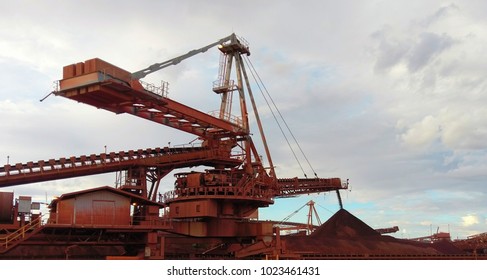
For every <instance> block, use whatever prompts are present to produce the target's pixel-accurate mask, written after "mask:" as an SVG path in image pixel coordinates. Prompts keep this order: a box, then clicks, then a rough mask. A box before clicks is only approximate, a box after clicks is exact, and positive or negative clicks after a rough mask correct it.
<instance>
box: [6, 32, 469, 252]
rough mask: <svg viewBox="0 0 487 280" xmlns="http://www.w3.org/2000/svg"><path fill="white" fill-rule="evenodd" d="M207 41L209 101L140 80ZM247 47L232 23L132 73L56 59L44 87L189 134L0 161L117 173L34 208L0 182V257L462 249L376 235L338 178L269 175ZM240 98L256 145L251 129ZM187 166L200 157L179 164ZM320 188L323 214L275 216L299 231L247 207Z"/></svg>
mask: <svg viewBox="0 0 487 280" xmlns="http://www.w3.org/2000/svg"><path fill="white" fill-rule="evenodd" d="M213 47H218V49H219V51H220V56H221V58H220V68H219V72H218V79H217V81H215V82H214V83H213V92H214V94H217V95H219V97H220V100H221V103H220V106H219V107H220V108H219V110H218V111H216V112H213V113H204V112H201V111H200V110H198V109H196V108H192V107H189V106H187V105H184V104H182V103H179V102H177V101H175V100H173V99H170V98H168V96H167V84H166V83H163V84H162V86H161V87H156V86H154V85H151V84H148V83H146V82H144V81H142V80H141V79H142V78H144V77H145V76H146V75H148V74H151V73H153V72H155V71H159V70H161V69H164V68H165V67H169V66H171V65H176V64H178V63H180V62H181V61H182V60H184V59H188V58H190V57H192V56H194V55H196V54H199V53H202V52H206V51H208V50H209V49H211V48H213ZM249 55H250V49H249V46H248V44H247V43H246V42H245V40H243V39H242V38H239V37H237V36H236V35H235V34H231V35H230V36H227V37H225V38H222V39H220V40H218V41H216V42H214V43H211V44H209V45H207V46H204V47H202V48H199V49H195V50H192V51H190V52H188V53H186V54H184V55H181V56H178V57H176V58H173V59H170V60H167V61H164V62H162V63H156V64H153V65H151V66H149V67H147V68H145V69H143V70H140V71H137V72H134V73H131V72H129V71H126V70H124V69H122V68H120V67H117V66H115V65H112V64H110V63H108V62H105V61H103V60H101V59H99V58H93V59H89V60H86V61H84V62H79V63H75V64H70V65H67V66H65V67H64V68H63V77H62V79H61V80H59V85H58V88H57V89H56V90H55V91H53V92H52V94H54V95H55V96H59V97H63V98H67V99H70V100H74V101H77V102H80V103H84V104H87V105H91V106H94V107H96V108H100V109H103V110H106V111H109V112H113V113H115V114H130V115H133V116H135V117H138V118H142V119H145V120H148V121H151V122H155V123H158V124H161V125H164V126H168V127H171V128H174V129H177V130H180V131H182V132H185V133H189V134H192V135H194V136H196V137H197V141H195V143H197V144H195V143H194V145H192V146H191V147H158V148H146V149H135V150H129V151H119V152H109V153H107V152H105V153H100V154H90V155H81V156H70V157H62V158H57V159H49V160H39V161H29V162H27V163H17V164H9V163H8V164H6V165H4V166H3V167H0V187H9V186H16V185H21V184H30V183H38V182H44V181H50V180H59V179H66V178H74V177H79V176H87V175H95V174H102V173H116V174H117V176H116V184H115V185H114V186H99V187H95V188H90V189H82V190H78V191H76V192H71V193H66V194H62V195H61V196H59V197H58V198H55V199H54V200H53V201H52V202H50V204H49V208H48V209H49V213H45V214H41V213H40V212H39V203H36V202H32V199H31V197H27V196H21V197H19V198H17V199H14V194H13V193H12V192H0V259H350V258H352V259H357V258H358V259H363V258H376V259H384V258H385V259H387V258H389V259H415V258H419V259H444V258H454V259H464V258H466V259H468V258H471V256H469V255H465V254H463V253H462V252H461V251H458V249H455V248H451V247H449V246H444V247H441V248H440V247H425V246H427V245H425V244H424V243H421V244H419V243H414V242H413V241H397V240H394V239H393V238H392V237H389V236H382V235H381V233H386V232H394V231H397V228H394V229H392V230H390V229H389V230H387V229H384V230H383V231H376V230H373V229H371V228H370V227H368V226H367V225H365V224H364V223H363V222H361V221H360V220H358V219H357V218H356V217H354V216H353V215H351V214H350V213H348V212H347V211H346V210H344V209H343V205H342V201H341V197H340V192H339V191H340V190H344V189H347V188H348V180H346V181H342V180H341V179H340V178H318V177H317V176H316V177H315V178H307V177H306V176H305V178H297V177H295V178H279V177H278V176H277V174H276V172H275V170H274V164H273V161H272V157H271V152H270V149H269V146H268V144H267V140H266V137H265V133H264V130H263V126H262V123H261V120H260V117H259V114H258V110H257V105H256V102H255V99H254V96H253V92H252V89H251V86H250V84H251V82H250V81H249V77H248V75H247V71H246V65H248V64H246V63H245V59H246V58H247V56H249ZM234 99H235V100H234ZM248 102H250V105H251V107H252V111H253V113H254V117H255V122H256V124H257V129H258V130H259V134H260V138H261V139H260V141H261V142H262V146H263V148H264V154H265V157H261V155H260V154H259V151H258V150H257V147H256V145H255V143H254V139H253V138H252V134H251V130H250V121H249V111H248V107H247V103H248ZM263 158H265V159H266V161H267V163H264V159H263ZM188 167H204V168H206V169H204V171H191V172H188V171H185V170H187V169H185V168H188ZM180 169H183V170H181V171H180ZM174 172H175V173H174ZM170 173H174V176H175V183H174V188H173V189H172V190H170V191H168V192H165V193H164V192H163V193H161V192H160V183H161V180H162V179H163V178H165V176H167V175H168V174H170ZM315 175H316V174H315ZM323 192H336V194H337V196H338V201H339V204H340V210H339V211H338V212H337V213H336V214H335V215H334V216H333V217H332V218H331V219H329V220H328V221H327V222H325V223H324V224H322V225H318V226H315V225H313V223H314V222H313V214H315V217H317V220H318V222H319V224H321V220H319V218H318V216H317V212H316V209H315V208H314V203H313V202H310V203H308V204H307V206H309V207H310V208H309V213H308V223H307V224H306V225H304V226H303V225H300V224H296V223H292V222H286V223H287V225H288V226H291V227H293V226H294V227H295V228H297V229H306V230H308V234H307V235H306V234H305V235H303V234H298V235H287V236H286V235H281V229H280V225H281V224H284V223H282V222H281V223H279V222H273V221H262V220H259V219H258V218H259V217H258V210H259V209H260V208H262V207H268V206H271V205H272V204H273V203H274V200H275V199H276V198H286V197H294V196H298V195H301V194H311V193H323ZM476 257H478V256H476Z"/></svg>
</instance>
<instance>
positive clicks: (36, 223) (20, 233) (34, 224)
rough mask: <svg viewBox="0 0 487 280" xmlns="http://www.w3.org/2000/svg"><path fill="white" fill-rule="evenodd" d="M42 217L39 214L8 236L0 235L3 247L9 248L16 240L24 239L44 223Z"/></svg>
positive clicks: (0, 242)
mask: <svg viewBox="0 0 487 280" xmlns="http://www.w3.org/2000/svg"><path fill="white" fill-rule="evenodd" d="M42 217H43V216H39V217H38V218H36V219H35V220H33V221H31V222H29V223H28V224H26V225H25V226H23V227H21V228H19V229H17V230H16V231H14V232H12V233H11V234H9V235H7V236H6V237H0V244H1V245H2V246H3V248H5V249H7V248H8V247H9V246H10V245H11V244H12V243H14V242H15V241H17V240H19V239H24V238H25V237H26V235H27V234H28V233H30V232H31V231H33V230H34V229H36V228H38V227H40V226H41V225H42Z"/></svg>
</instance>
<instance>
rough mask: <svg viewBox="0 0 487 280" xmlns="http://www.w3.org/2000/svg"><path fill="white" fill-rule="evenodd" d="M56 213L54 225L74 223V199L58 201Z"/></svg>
mask: <svg viewBox="0 0 487 280" xmlns="http://www.w3.org/2000/svg"><path fill="white" fill-rule="evenodd" d="M56 211H57V213H56V223H58V224H72V223H74V198H70V199H65V200H61V201H59V202H58V205H57V208H56Z"/></svg>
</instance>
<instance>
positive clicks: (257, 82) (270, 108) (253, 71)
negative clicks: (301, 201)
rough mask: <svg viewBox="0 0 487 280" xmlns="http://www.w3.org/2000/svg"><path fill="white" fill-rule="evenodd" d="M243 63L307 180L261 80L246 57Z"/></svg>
mask: <svg viewBox="0 0 487 280" xmlns="http://www.w3.org/2000/svg"><path fill="white" fill-rule="evenodd" d="M245 63H246V64H247V67H248V68H249V69H250V74H251V75H252V77H253V78H254V80H255V82H256V84H257V87H258V88H259V90H260V93H261V94H262V97H263V98H264V100H265V102H266V104H267V106H268V107H269V110H270V112H271V114H272V116H273V117H274V120H275V121H276V123H277V126H278V127H279V130H280V131H281V133H282V135H283V136H284V139H285V140H286V143H287V145H288V146H289V149H290V150H291V152H292V154H293V156H294V158H295V159H296V162H297V163H298V165H299V168H300V169H301V171H302V172H303V174H304V177H306V178H308V176H307V175H306V172H305V171H304V168H303V166H302V165H301V162H300V161H299V159H298V156H297V155H296V152H295V151H294V149H293V147H292V145H291V143H290V142H289V139H288V137H287V136H286V133H285V132H284V130H283V128H282V126H281V124H280V122H279V120H278V119H277V117H276V114H274V110H272V106H271V105H270V103H269V101H268V100H267V98H266V96H265V94H264V91H263V90H262V87H261V86H260V84H262V86H263V87H264V89H265V86H264V84H263V83H262V80H261V79H260V77H259V76H258V74H257V72H256V70H255V68H254V66H253V65H252V63H251V62H250V60H249V59H248V58H247V57H245ZM254 73H255V74H254ZM256 75H257V77H259V79H258V80H257V78H256ZM259 81H260V83H259ZM266 91H267V89H266ZM267 95H269V93H268V92H267ZM274 107H276V105H275V104H274ZM276 109H277V107H276ZM278 112H279V110H278ZM280 114H281V113H280V112H279V115H280ZM281 118H282V115H281ZM288 130H289V127H288ZM295 140H296V139H295Z"/></svg>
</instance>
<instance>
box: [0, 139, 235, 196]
mask: <svg viewBox="0 0 487 280" xmlns="http://www.w3.org/2000/svg"><path fill="white" fill-rule="evenodd" d="M239 163H240V162H239V161H237V160H234V159H232V158H229V157H228V154H225V153H223V152H222V151H221V150H218V149H207V148H201V147H191V148H167V147H166V148H155V149H151V148H149V149H145V150H144V149H139V150H130V151H127V152H125V151H121V152H118V153H116V152H111V153H101V154H92V155H89V156H88V155H83V156H78V157H75V156H72V157H69V158H64V157H63V158H59V159H50V160H39V161H37V162H32V161H30V162H27V163H17V164H14V165H10V164H7V165H4V166H3V167H0V187H9V186H13V185H21V184H30V183H37V182H44V181H50V180H58V179H65V178H72V177H80V176H86V175H96V174H102V173H109V172H115V171H121V170H127V169H128V168H130V167H135V166H147V167H151V166H154V167H162V168H182V167H190V166H194V165H208V166H213V165H222V164H223V165H227V166H235V165H237V164H239Z"/></svg>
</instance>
